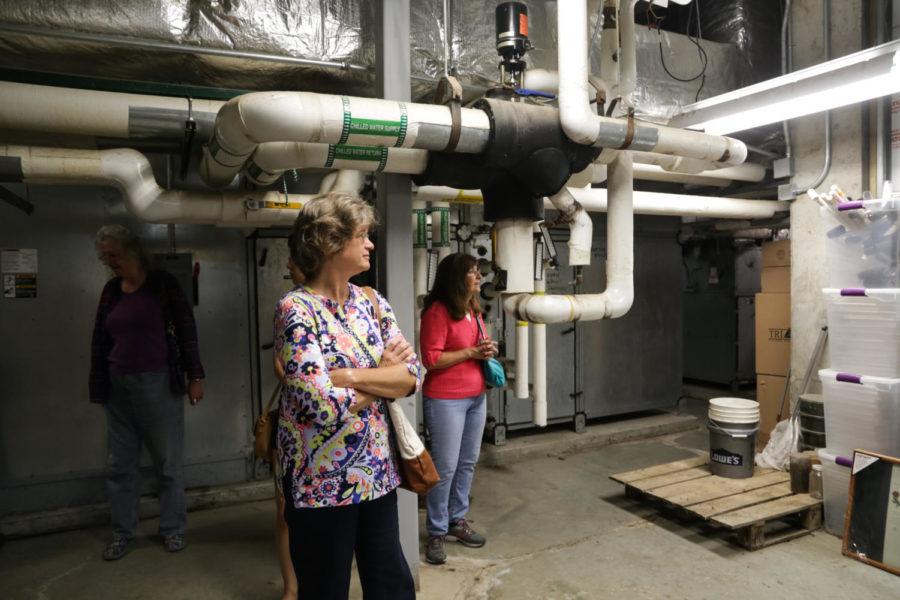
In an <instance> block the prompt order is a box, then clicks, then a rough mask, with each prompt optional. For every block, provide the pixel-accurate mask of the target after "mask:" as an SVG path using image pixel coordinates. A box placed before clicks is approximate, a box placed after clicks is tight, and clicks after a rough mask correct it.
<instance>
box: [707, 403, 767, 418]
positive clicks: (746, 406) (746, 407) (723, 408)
mask: <svg viewBox="0 0 900 600" xmlns="http://www.w3.org/2000/svg"><path fill="white" fill-rule="evenodd" d="M709 418H710V420H712V421H716V422H718V423H723V424H724V423H735V424H737V423H740V424H747V423H756V422H757V421H759V402H756V401H754V400H747V399H746V398H713V399H711V400H710V401H709Z"/></svg>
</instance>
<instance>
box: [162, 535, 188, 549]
mask: <svg viewBox="0 0 900 600" xmlns="http://www.w3.org/2000/svg"><path fill="white" fill-rule="evenodd" d="M163 545H164V546H165V547H166V552H181V551H182V550H184V547H185V546H186V545H187V544H185V541H184V536H183V535H182V534H180V533H170V534H169V535H167V536H166V537H165V538H164V539H163Z"/></svg>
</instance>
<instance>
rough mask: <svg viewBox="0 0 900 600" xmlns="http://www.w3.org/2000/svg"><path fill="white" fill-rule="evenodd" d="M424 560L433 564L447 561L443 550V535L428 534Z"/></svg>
mask: <svg viewBox="0 0 900 600" xmlns="http://www.w3.org/2000/svg"><path fill="white" fill-rule="evenodd" d="M425 560H427V561H428V562H430V563H431V564H433V565H442V564H444V563H445V562H447V553H446V552H444V536H442V535H430V536H428V544H427V545H426V546H425Z"/></svg>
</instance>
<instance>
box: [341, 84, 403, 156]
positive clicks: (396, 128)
mask: <svg viewBox="0 0 900 600" xmlns="http://www.w3.org/2000/svg"><path fill="white" fill-rule="evenodd" d="M341 105H342V106H343V109H344V117H343V123H342V125H341V137H340V139H339V140H338V145H343V144H346V143H347V140H348V139H349V138H350V136H351V135H370V136H377V137H392V138H396V141H395V142H394V144H393V145H394V147H399V146H402V145H403V142H404V141H405V140H406V132H407V128H408V126H409V116H408V114H407V110H406V104H405V103H403V102H400V103H398V106H399V107H400V120H399V121H391V120H386V119H363V118H361V117H357V118H354V117H353V115H352V112H351V110H350V99H349V98H348V97H346V96H341Z"/></svg>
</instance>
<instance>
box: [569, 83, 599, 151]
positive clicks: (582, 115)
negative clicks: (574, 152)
mask: <svg viewBox="0 0 900 600" xmlns="http://www.w3.org/2000/svg"><path fill="white" fill-rule="evenodd" d="M559 125H560V127H562V130H563V132H564V133H565V134H566V136H567V137H568V138H569V139H570V140H572V141H573V142H575V143H576V144H583V145H585V146H593V145H594V143H595V142H596V141H597V138H598V137H599V136H600V125H599V123H598V122H597V115H595V114H594V113H592V112H591V110H590V100H589V98H588V94H587V90H582V89H574V90H573V89H571V88H569V87H568V86H565V85H563V84H561V85H560V89H559Z"/></svg>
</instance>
